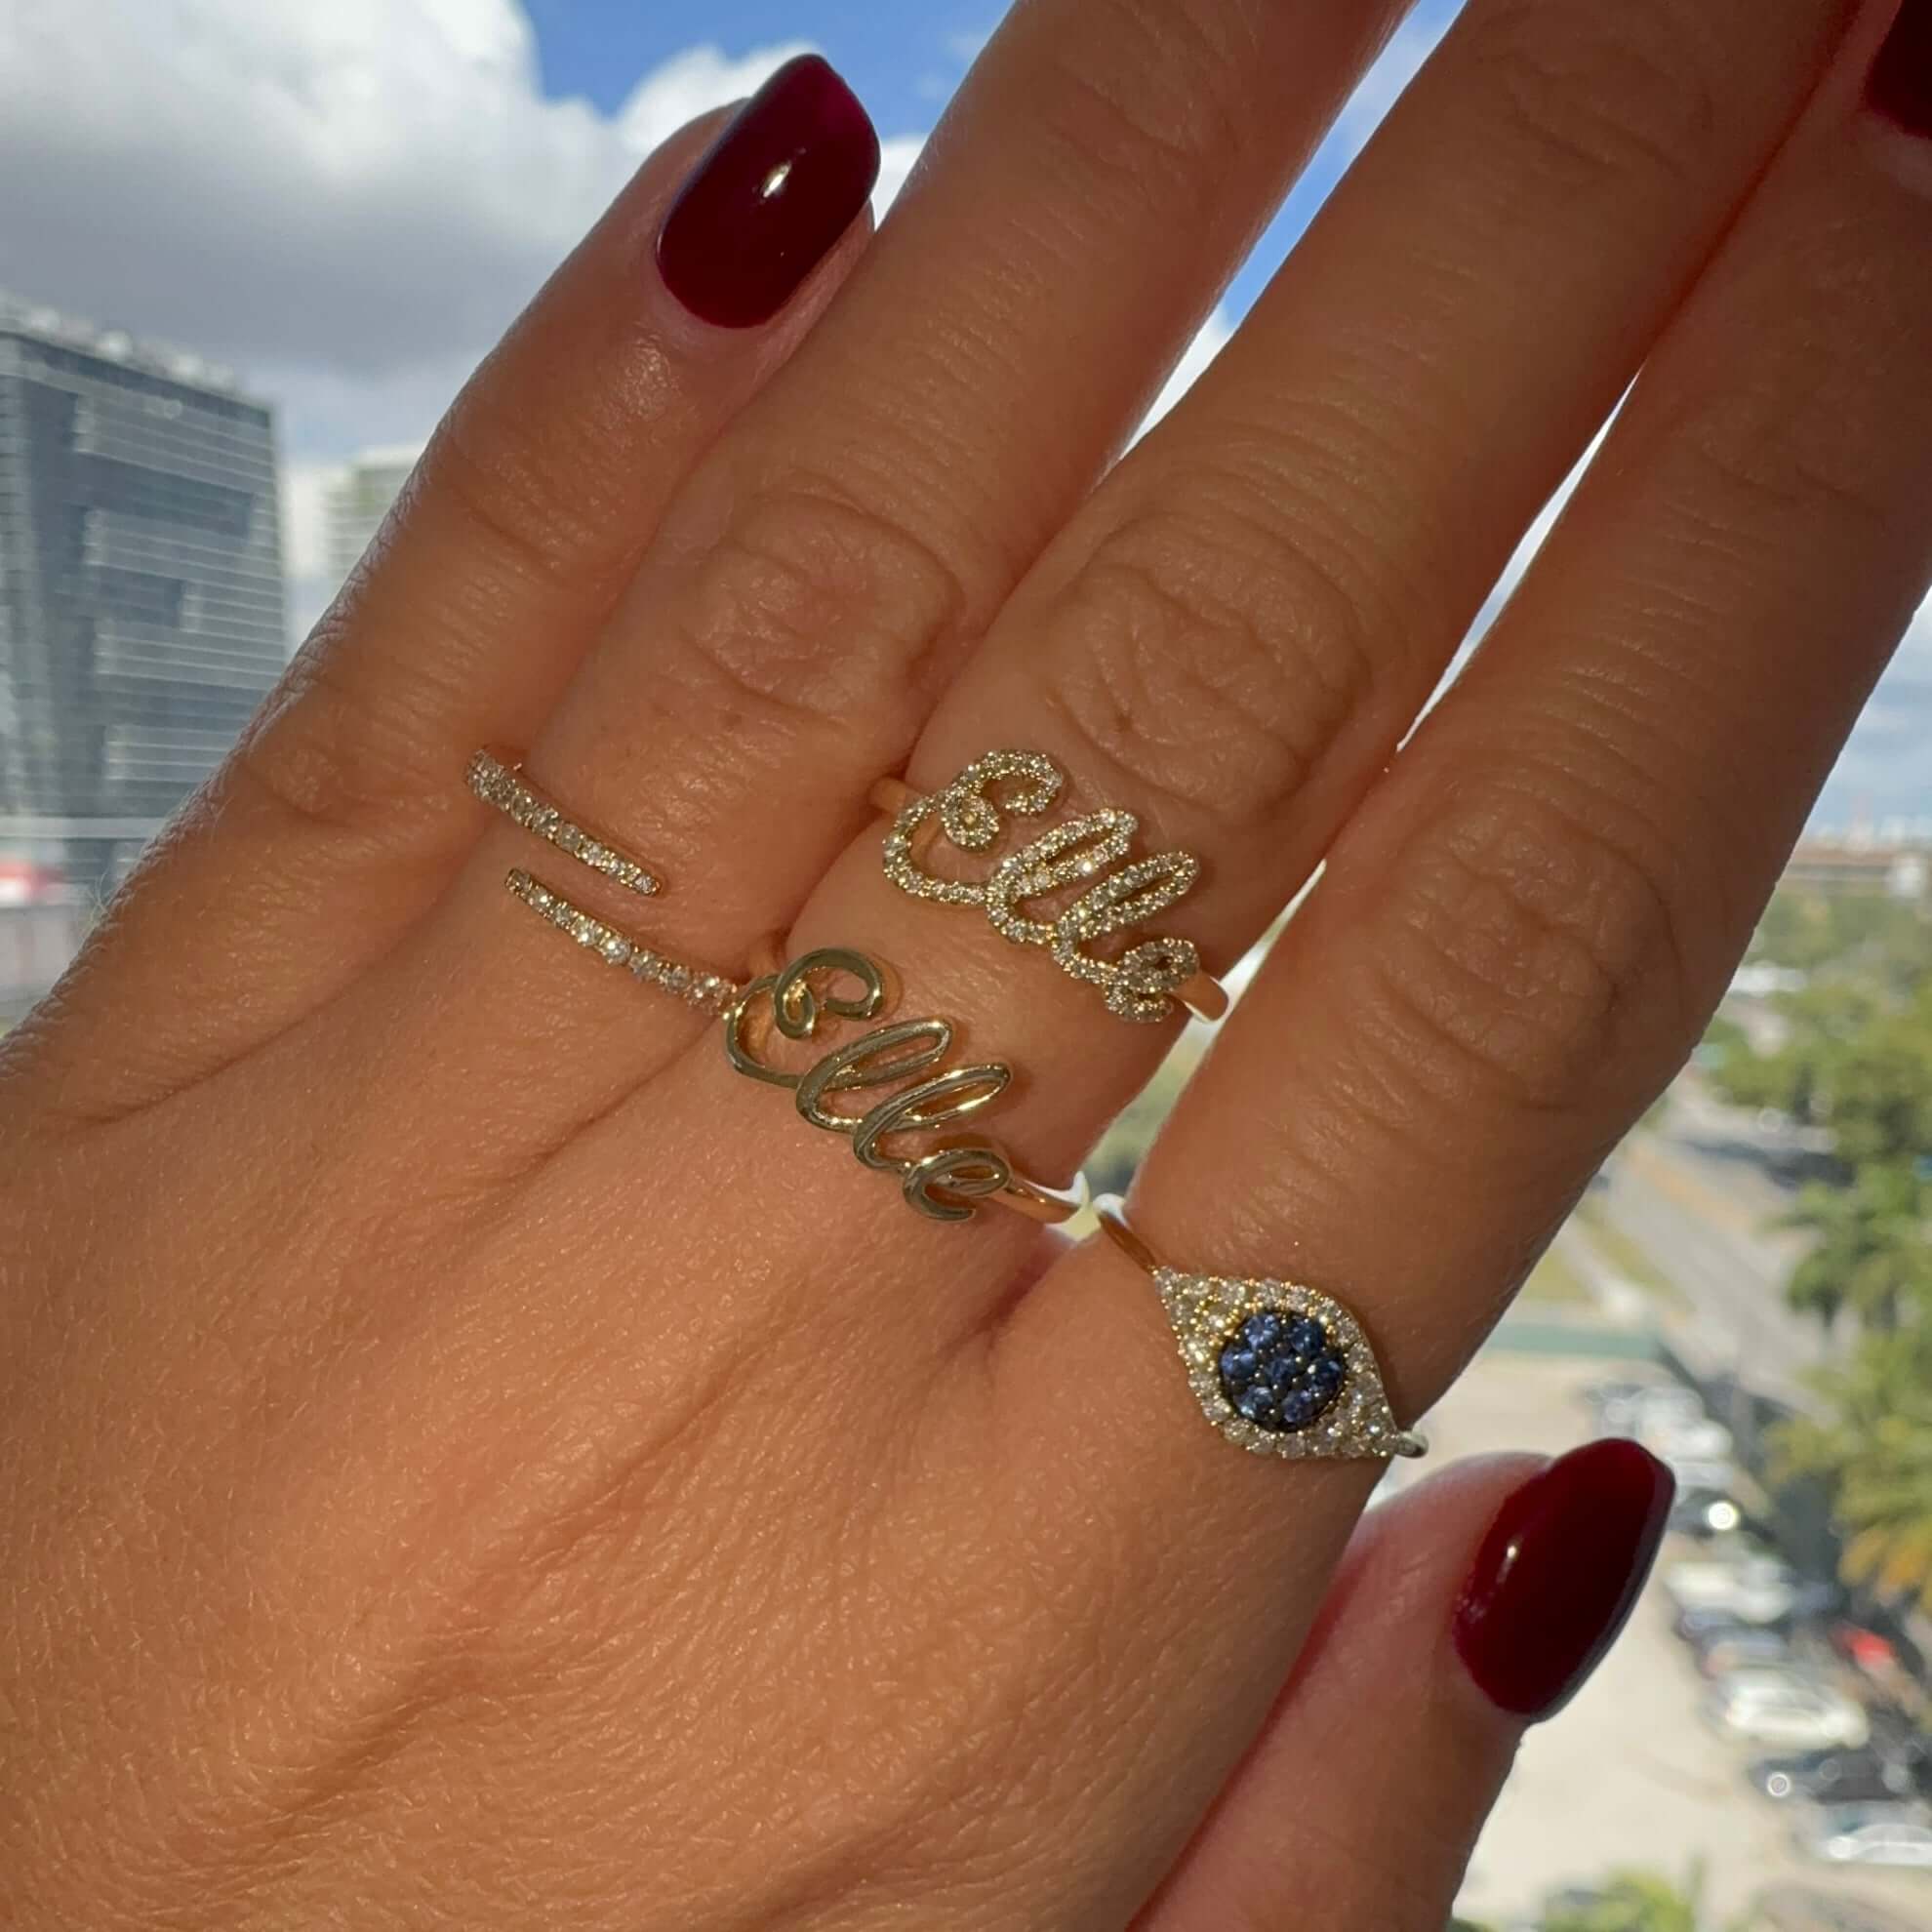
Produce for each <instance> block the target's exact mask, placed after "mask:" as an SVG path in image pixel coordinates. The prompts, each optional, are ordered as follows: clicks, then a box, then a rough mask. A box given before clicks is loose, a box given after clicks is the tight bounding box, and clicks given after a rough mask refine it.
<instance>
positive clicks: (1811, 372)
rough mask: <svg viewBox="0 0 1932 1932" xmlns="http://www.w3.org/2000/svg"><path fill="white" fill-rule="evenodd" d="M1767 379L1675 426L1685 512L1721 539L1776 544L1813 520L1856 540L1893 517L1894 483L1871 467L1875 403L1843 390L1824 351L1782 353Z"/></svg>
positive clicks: (1704, 405) (1852, 387) (1809, 346)
mask: <svg viewBox="0 0 1932 1932" xmlns="http://www.w3.org/2000/svg"><path fill="white" fill-rule="evenodd" d="M1773 362H1774V368H1775V376H1774V377H1773V378H1772V379H1771V380H1764V381H1759V382H1752V383H1748V384H1742V385H1740V386H1739V387H1737V388H1735V389H1732V390H1728V391H1726V392H1724V393H1722V394H1720V395H1715V396H1711V397H1707V398H1704V399H1702V400H1701V402H1700V404H1699V406H1698V407H1697V409H1696V410H1695V412H1694V413H1693V414H1692V415H1691V416H1690V417H1689V419H1688V420H1687V421H1685V422H1683V423H1682V424H1681V427H1680V429H1679V432H1678V447H1679V448H1680V449H1681V450H1682V452H1683V454H1684V460H1685V463H1686V464H1687V466H1688V469H1689V472H1690V473H1689V476H1688V479H1687V483H1686V486H1685V487H1684V489H1683V492H1682V494H1683V499H1684V502H1683V507H1684V509H1685V511H1686V512H1687V513H1688V514H1689V515H1690V516H1691V517H1692V518H1693V520H1694V521H1695V522H1696V523H1699V524H1702V525H1704V526H1705V527H1706V528H1708V529H1710V530H1711V531H1712V532H1713V533H1716V534H1719V535H1721V536H1728V537H1733V538H1735V537H1737V536H1749V535H1751V534H1754V533H1762V534H1763V535H1765V536H1767V537H1770V538H1772V539H1773V540H1780V541H1781V540H1782V539H1783V537H1784V536H1785V534H1786V533H1787V532H1788V531H1789V530H1790V529H1791V527H1792V526H1793V524H1796V525H1797V526H1798V527H1800V528H1801V529H1803V530H1804V531H1805V532H1806V533H1807V534H1812V533H1814V532H1815V530H1816V527H1817V519H1819V518H1820V517H1825V518H1829V519H1830V520H1831V522H1832V524H1833V525H1835V526H1840V527H1843V528H1845V529H1847V530H1850V531H1852V532H1854V533H1857V534H1861V535H1863V534H1866V533H1869V532H1871V531H1873V530H1877V531H1883V530H1884V529H1885V528H1887V527H1888V526H1889V525H1890V524H1891V523H1892V522H1893V521H1894V520H1895V519H1896V517H1897V514H1898V507H1897V503H1896V502H1895V501H1894V499H1893V496H1892V493H1891V491H1890V489H1889V487H1888V486H1889V485H1890V483H1891V481H1892V479H1891V478H1890V477H1889V476H1888V475H1886V474H1885V472H1884V471H1883V470H1882V468H1875V467H1874V465H1873V464H1872V463H1871V461H1870V452H1871V450H1872V447H1873V442H1872V437H1873V435H1874V434H1877V435H1879V436H1882V434H1883V432H1882V429H1881V428H1880V427H1879V425H1878V424H1876V423H1873V422H1872V420H1871V410H1872V399H1871V397H1870V395H1869V394H1868V393H1867V391H1866V386H1865V385H1864V384H1863V383H1858V384H1847V382H1845V380H1844V372H1843V370H1842V368H1841V367H1840V366H1839V364H1838V362H1837V361H1836V359H1835V358H1834V357H1833V356H1832V354H1831V352H1830V351H1829V350H1825V349H1822V348H1821V346H1820V345H1819V344H1817V343H1816V342H1805V343H1796V344H1791V345H1789V347H1788V349H1787V351H1786V352H1785V353H1782V354H1779V355H1777V356H1775V357H1774V358H1773Z"/></svg>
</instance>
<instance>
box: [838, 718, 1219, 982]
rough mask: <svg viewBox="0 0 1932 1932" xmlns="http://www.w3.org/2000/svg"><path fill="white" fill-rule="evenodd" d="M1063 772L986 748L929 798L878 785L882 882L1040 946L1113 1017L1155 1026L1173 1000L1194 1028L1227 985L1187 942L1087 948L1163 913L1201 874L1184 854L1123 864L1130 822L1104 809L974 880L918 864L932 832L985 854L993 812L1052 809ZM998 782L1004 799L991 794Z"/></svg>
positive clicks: (1029, 813) (995, 832)
mask: <svg viewBox="0 0 1932 1932" xmlns="http://www.w3.org/2000/svg"><path fill="white" fill-rule="evenodd" d="M1065 783H1066V776H1065V774H1064V773H1063V772H1062V771H1061V769H1060V767H1059V766H1058V765H1056V764H1055V763H1054V761H1053V760H1052V759H1051V758H1049V757H1048V756H1047V755H1046V753H1045V752H1043V751H988V752H987V753H986V755H985V756H984V757H980V758H975V759H974V760H973V762H972V763H971V764H970V765H968V766H967V767H966V769H965V770H964V771H963V772H961V773H960V774H959V776H958V777H957V778H955V779H954V780H953V781H952V782H951V783H950V784H949V785H945V786H943V787H942V788H941V789H940V790H938V791H936V792H933V793H931V794H930V795H925V794H921V793H919V792H915V791H913V790H912V789H911V788H910V787H909V786H908V785H906V784H905V783H904V782H903V781H902V780H899V779H881V780H879V782H878V783H877V784H876V785H873V787H872V791H871V800H872V803H873V804H874V805H875V806H877V807H878V808H879V809H880V810H881V811H884V812H889V813H891V814H892V825H891V826H890V827H889V828H888V830H887V832H886V835H885V848H884V857H885V874H886V877H887V878H889V879H890V880H891V881H892V882H893V884H894V885H896V886H897V887H898V888H899V889H900V891H902V892H906V893H910V894H911V895H912V897H913V898H914V899H935V900H938V901H940V902H941V903H942V904H944V905H947V906H978V907H979V908H980V910H982V911H983V912H984V913H985V914H986V920H987V923H988V924H990V925H991V927H992V928H993V930H994V931H995V932H996V933H998V934H999V936H1000V937H1001V938H1002V939H1004V940H1007V941H1010V942H1011V943H1012V944H1013V945H1015V946H1043V947H1045V948H1046V950H1047V951H1049V952H1050V953H1052V955H1053V958H1054V961H1055V963H1056V964H1057V965H1058V966H1059V967H1060V969H1061V971H1062V972H1064V973H1066V974H1067V975H1068V976H1069V977H1071V978H1073V979H1076V980H1084V981H1086V982H1088V983H1089V984H1090V985H1093V986H1098V987H1100V989H1101V992H1102V995H1103V997H1104V998H1105V999H1106V1001H1107V1011H1108V1012H1109V1013H1113V1014H1116V1015H1117V1016H1118V1017H1119V1018H1121V1019H1123V1020H1142V1021H1157V1020H1164V1019H1166V1017H1167V1016H1168V1015H1169V1014H1170V1013H1171V1012H1172V1011H1173V1010H1174V1006H1175V1003H1176V1002H1177V1001H1178V1002H1179V1003H1180V1004H1181V1005H1182V1006H1185V1007H1186V1008H1187V1010H1188V1012H1190V1013H1192V1014H1193V1015H1195V1017H1196V1018H1198V1019H1202V1020H1219V1019H1220V1018H1221V1016H1222V1015H1223V1014H1224V1013H1226V1012H1227V1011H1228V989H1227V988H1226V987H1225V986H1223V985H1222V984H1221V982H1220V981H1219V980H1217V979H1215V978H1214V977H1213V976H1212V975H1211V974H1209V973H1206V972H1204V971H1203V970H1202V968H1201V960H1200V954H1199V953H1198V952H1196V951H1195V949H1194V946H1193V942H1192V941H1191V940H1185V939H1174V938H1169V937H1166V936H1160V937H1155V938H1151V939H1145V940H1141V941H1139V942H1138V943H1137V944H1135V945H1133V946H1129V947H1128V948H1127V949H1126V950H1125V951H1124V952H1122V953H1120V954H1119V955H1118V956H1117V957H1115V958H1103V957H1101V956H1099V955H1098V954H1096V953H1094V952H1091V951H1089V950H1088V947H1089V946H1090V945H1091V943H1092V942H1093V941H1095V940H1097V939H1102V938H1105V937H1106V936H1107V934H1109V933H1118V932H1124V931H1126V930H1127V929H1128V928H1130V927H1133V926H1139V925H1141V924H1143V923H1145V922H1146V921H1147V920H1148V919H1151V918H1152V917H1153V916H1154V915H1155V914H1156V913H1157V912H1161V911H1164V910H1165V909H1166V908H1167V907H1168V906H1172V905H1173V904H1174V903H1175V901H1176V900H1178V899H1181V898H1182V897H1184V896H1185V895H1186V894H1187V891H1188V890H1189V889H1190V888H1191V887H1192V885H1193V883H1194V881H1195V879H1196V878H1198V877H1199V876H1200V869H1201V865H1200V861H1199V860H1198V859H1196V858H1195V857H1194V856H1193V854H1192V853H1189V852H1156V853H1154V854H1152V855H1151V856H1150V857H1148V858H1146V859H1136V860H1131V861H1130V860H1129V858H1128V853H1129V849H1130V847H1131V845H1132V843H1133V837H1134V833H1135V832H1136V830H1137V829H1138V828H1139V826H1140V821H1139V820H1138V819H1137V818H1136V817H1135V816H1134V814H1133V813H1132V812H1122V811H1117V810H1114V809H1112V808H1110V807H1102V808H1101V809H1099V810H1097V811H1093V812H1088V813H1084V814H1082V815H1081V816H1080V817H1078V818H1073V819H1067V820H1063V821H1062V822H1061V823H1060V824H1059V825H1054V826H1052V827H1051V828H1050V829H1049V830H1047V831H1044V832H1042V833H1041V834H1040V835H1039V837H1037V838H1035V839H1033V840H1032V841H1031V842H1030V843H1029V844H1026V845H1024V846H1022V847H1021V848H1020V850H1019V851H1017V852H1011V853H1008V854H1007V856H1006V857H1005V858H1003V859H1001V860H999V861H998V862H997V863H996V864H995V865H994V866H993V868H992V870H991V871H990V872H988V873H987V874H986V877H985V878H984V879H960V878H947V877H945V876H943V875H941V874H938V873H934V872H929V871H927V870H926V868H925V865H924V864H923V863H922V862H923V860H924V858H925V856H926V853H927V850H928V848H929V847H930V845H931V843H932V841H933V838H934V836H935V834H936V833H943V834H944V835H945V837H946V840H947V841H948V842H949V843H950V844H952V845H954V846H956V847H958V848H959V849H960V850H961V851H964V852H984V851H986V849H987V848H988V847H989V846H991V845H993V844H994V843H995V842H996V841H997V840H998V838H999V836H1000V834H1001V832H1002V831H1003V830H1004V829H1005V826H1004V825H1003V823H1002V821H1001V817H1000V815H1001V814H1002V813H1003V812H1006V813H1011V814H1012V815H1013V816H1014V817H1016V818H1037V817H1038V816H1039V815H1040V814H1042V813H1044V812H1046V811H1048V810H1049V809H1051V807H1052V805H1053V802H1054V800H1055V799H1056V798H1057V797H1059V795H1060V791H1061V787H1062V786H1063V785H1065ZM996 785H1005V786H1006V787H1007V788H1006V789H1005V790H1004V791H1003V792H995V790H994V787H995V786H996ZM1074 886H1080V887H1081V888H1082V890H1081V891H1080V893H1079V896H1078V897H1077V898H1076V899H1074V900H1073V901H1071V903H1070V904H1068V905H1067V906H1063V907H1062V908H1061V909H1060V910H1059V911H1058V912H1050V913H1047V914H1046V915H1045V916H1044V917H1038V918H1035V917H1031V916H1029V915H1028V914H1027V913H1026V911H1025V910H1024V909H1023V908H1024V907H1026V906H1027V905H1028V904H1029V903H1030V902H1031V901H1033V900H1037V899H1040V898H1043V897H1044V896H1045V895H1047V894H1049V893H1054V892H1059V891H1061V890H1063V889H1066V888H1071V887H1074Z"/></svg>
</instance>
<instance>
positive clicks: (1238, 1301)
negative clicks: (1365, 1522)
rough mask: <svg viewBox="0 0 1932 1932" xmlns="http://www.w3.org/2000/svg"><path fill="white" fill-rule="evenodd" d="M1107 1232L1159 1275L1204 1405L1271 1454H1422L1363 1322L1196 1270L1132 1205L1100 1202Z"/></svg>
mask: <svg viewBox="0 0 1932 1932" xmlns="http://www.w3.org/2000/svg"><path fill="white" fill-rule="evenodd" d="M1094 1211H1095V1214H1096V1215H1097V1217H1098V1218H1099V1221H1100V1225H1101V1230H1102V1232H1103V1233H1105V1234H1106V1235H1107V1239H1108V1240H1110V1241H1111V1242H1112V1243H1113V1245H1114V1246H1115V1247H1116V1248H1118V1249H1119V1250H1120V1252H1121V1253H1122V1254H1124V1255H1125V1256H1126V1257H1127V1258H1128V1260H1129V1261H1131V1262H1132V1263H1133V1264H1134V1266H1135V1267H1136V1268H1142V1269H1145V1270H1146V1272H1147V1273H1148V1274H1149V1275H1151V1276H1152V1277H1153V1284H1154V1287H1155V1289H1156V1290H1157V1291H1158V1292H1159V1295H1160V1299H1161V1305H1162V1307H1164V1308H1166V1310H1167V1318H1168V1320H1169V1321H1170V1322H1171V1323H1172V1324H1173V1328H1174V1335H1175V1340H1176V1341H1177V1342H1178V1343H1179V1344H1180V1346H1181V1359H1182V1361H1183V1363H1184V1364H1185V1365H1186V1367H1187V1385H1188V1387H1189V1388H1190V1389H1193V1391H1194V1395H1195V1398H1196V1399H1197V1400H1198V1401H1199V1403H1200V1405H1201V1412H1202V1414H1204V1415H1205V1416H1206V1417H1207V1419H1208V1421H1209V1422H1211V1423H1212V1424H1213V1425H1214V1426H1215V1428H1216V1429H1220V1430H1221V1432H1222V1433H1223V1434H1224V1435H1225V1436H1227V1437H1228V1440H1229V1441H1230V1442H1236V1443H1239V1444H1240V1446H1241V1447H1242V1448H1243V1449H1250V1450H1253V1451H1254V1452H1255V1454H1257V1455H1260V1456H1290V1457H1316V1456H1319V1457H1338V1458H1340V1457H1370V1458H1377V1457H1384V1456H1420V1455H1423V1454H1425V1453H1426V1452H1427V1450H1428V1448H1429V1444H1428V1443H1427V1442H1425V1441H1424V1440H1423V1438H1422V1437H1421V1436H1420V1435H1418V1434H1416V1433H1415V1431H1414V1430H1413V1429H1402V1428H1401V1427H1399V1426H1398V1425H1397V1423H1396V1421H1395V1417H1394V1414H1393V1412H1392V1411H1391V1410H1390V1409H1389V1394H1388V1390H1387V1389H1385V1388H1384V1387H1383V1382H1382V1368H1381V1365H1380V1364H1379V1363H1378V1362H1377V1361H1376V1358H1375V1350H1374V1349H1373V1348H1370V1347H1369V1343H1368V1338H1367V1337H1366V1336H1365V1335H1364V1334H1363V1333H1362V1329H1361V1324H1360V1323H1359V1322H1358V1321H1357V1320H1356V1319H1355V1317H1354V1316H1353V1315H1352V1314H1350V1313H1349V1312H1348V1309H1347V1308H1344V1307H1343V1306H1342V1304H1341V1303H1340V1302H1338V1301H1336V1300H1335V1299H1334V1297H1333V1296H1329V1295H1324V1294H1322V1293H1321V1292H1320V1290H1319V1289H1315V1288H1305V1287H1303V1286H1302V1285H1301V1284H1300V1283H1299V1282H1294V1281H1274V1280H1254V1279H1252V1278H1248V1279H1239V1280H1237V1279H1232V1278H1230V1277H1228V1276H1226V1275H1218V1274H1184V1273H1183V1272H1182V1271H1181V1270H1180V1269H1179V1268H1168V1267H1165V1266H1164V1265H1163V1264H1162V1263H1161V1262H1160V1261H1159V1260H1157V1259H1156V1258H1155V1256H1154V1254H1153V1251H1152V1250H1151V1249H1150V1248H1149V1247H1148V1246H1147V1243H1146V1242H1145V1241H1143V1240H1142V1239H1141V1237H1140V1236H1139V1235H1138V1234H1136V1233H1135V1232H1134V1230H1133V1229H1132V1228H1130V1227H1128V1225H1127V1216H1126V1211H1125V1209H1124V1208H1123V1207H1122V1205H1121V1203H1120V1201H1119V1200H1118V1199H1116V1198H1115V1197H1114V1196H1112V1195H1110V1194H1109V1195H1107V1196H1105V1197H1103V1198H1102V1199H1100V1200H1098V1201H1096V1202H1095V1203H1094Z"/></svg>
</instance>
